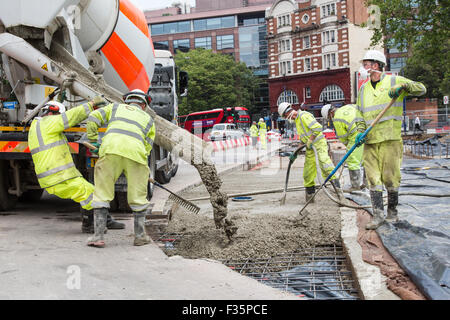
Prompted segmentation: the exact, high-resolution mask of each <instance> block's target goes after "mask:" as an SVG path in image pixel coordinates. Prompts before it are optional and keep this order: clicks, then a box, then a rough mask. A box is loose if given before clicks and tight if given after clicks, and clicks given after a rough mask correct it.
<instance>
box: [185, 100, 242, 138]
mask: <svg viewBox="0 0 450 320" xmlns="http://www.w3.org/2000/svg"><path fill="white" fill-rule="evenodd" d="M217 123H236V125H237V126H238V127H239V128H241V129H245V128H249V127H250V125H251V123H250V115H249V113H248V109H247V108H244V107H228V108H218V109H213V110H206V111H199V112H193V113H190V114H188V116H187V117H186V121H185V122H184V128H185V129H186V130H187V131H189V132H191V133H193V134H196V135H198V136H200V135H201V137H203V138H204V134H205V132H206V131H207V130H209V129H211V128H212V127H213V126H214V125H215V124H217Z"/></svg>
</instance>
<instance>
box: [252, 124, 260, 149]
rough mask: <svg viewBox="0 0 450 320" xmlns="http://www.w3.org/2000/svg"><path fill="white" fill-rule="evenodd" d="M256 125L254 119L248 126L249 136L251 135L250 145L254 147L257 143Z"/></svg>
mask: <svg viewBox="0 0 450 320" xmlns="http://www.w3.org/2000/svg"><path fill="white" fill-rule="evenodd" d="M258 135H259V133H258V127H257V126H256V121H253V123H252V126H251V127H250V136H251V137H252V147H253V148H256V145H257V144H258Z"/></svg>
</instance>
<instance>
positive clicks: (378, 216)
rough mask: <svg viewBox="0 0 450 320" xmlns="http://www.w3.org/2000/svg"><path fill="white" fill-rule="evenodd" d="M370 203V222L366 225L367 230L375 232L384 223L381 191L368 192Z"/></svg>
mask: <svg viewBox="0 0 450 320" xmlns="http://www.w3.org/2000/svg"><path fill="white" fill-rule="evenodd" d="M370 200H371V201H372V211H373V217H372V221H370V222H369V223H368V224H366V229H367V230H375V229H377V228H378V227H379V226H381V225H382V224H383V223H384V205H383V191H370Z"/></svg>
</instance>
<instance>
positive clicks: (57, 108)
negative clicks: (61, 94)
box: [42, 100, 66, 113]
mask: <svg viewBox="0 0 450 320" xmlns="http://www.w3.org/2000/svg"><path fill="white" fill-rule="evenodd" d="M48 110H49V111H51V112H59V113H64V112H66V106H65V105H63V104H62V103H61V102H58V101H55V100H51V101H49V102H47V103H46V104H45V105H44V107H42V111H44V112H47V111H48Z"/></svg>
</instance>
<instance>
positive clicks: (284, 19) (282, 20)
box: [278, 14, 291, 28]
mask: <svg viewBox="0 0 450 320" xmlns="http://www.w3.org/2000/svg"><path fill="white" fill-rule="evenodd" d="M290 25H291V15H290V14H286V15H284V16H279V17H278V28H280V27H284V26H290Z"/></svg>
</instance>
